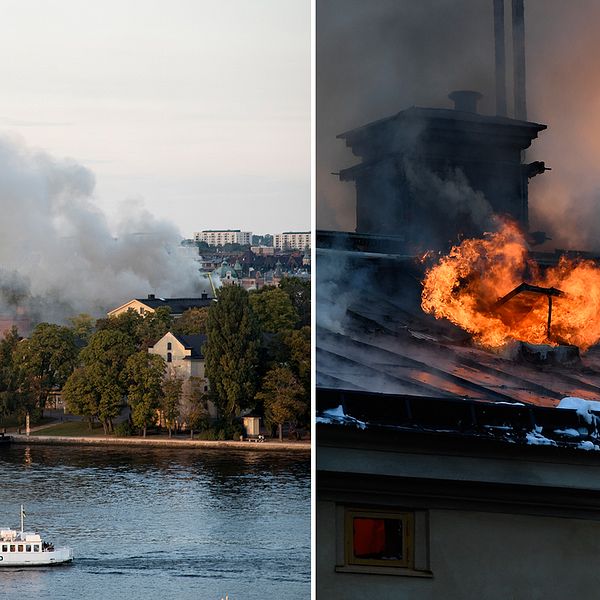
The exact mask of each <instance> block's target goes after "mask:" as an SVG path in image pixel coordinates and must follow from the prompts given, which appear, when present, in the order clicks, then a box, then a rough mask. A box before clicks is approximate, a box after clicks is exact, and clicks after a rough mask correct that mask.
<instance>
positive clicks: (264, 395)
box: [256, 365, 308, 441]
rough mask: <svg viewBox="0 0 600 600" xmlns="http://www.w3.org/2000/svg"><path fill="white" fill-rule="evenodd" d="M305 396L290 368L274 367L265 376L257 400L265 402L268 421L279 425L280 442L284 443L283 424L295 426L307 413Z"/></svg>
mask: <svg viewBox="0 0 600 600" xmlns="http://www.w3.org/2000/svg"><path fill="white" fill-rule="evenodd" d="M303 396H304V388H303V387H302V385H301V384H300V383H299V382H298V380H297V379H296V377H295V376H294V374H293V373H292V371H291V370H290V369H289V367H286V366H281V365H280V366H277V367H273V368H272V369H271V370H270V371H269V372H268V373H267V374H266V375H265V377H264V379H263V381H262V386H261V391H260V392H258V393H257V394H256V398H257V400H261V401H263V402H264V406H265V418H266V420H267V421H268V422H270V423H275V424H276V425H277V427H278V430H279V441H283V424H284V423H286V422H289V423H293V424H295V423H297V422H298V420H299V419H300V418H301V417H302V416H303V415H304V414H305V413H306V412H307V410H308V404H307V402H306V401H305V400H304V399H303Z"/></svg>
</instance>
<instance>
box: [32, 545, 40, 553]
mask: <svg viewBox="0 0 600 600" xmlns="http://www.w3.org/2000/svg"><path fill="white" fill-rule="evenodd" d="M33 551H34V552H39V551H40V545H39V544H34V545H33Z"/></svg>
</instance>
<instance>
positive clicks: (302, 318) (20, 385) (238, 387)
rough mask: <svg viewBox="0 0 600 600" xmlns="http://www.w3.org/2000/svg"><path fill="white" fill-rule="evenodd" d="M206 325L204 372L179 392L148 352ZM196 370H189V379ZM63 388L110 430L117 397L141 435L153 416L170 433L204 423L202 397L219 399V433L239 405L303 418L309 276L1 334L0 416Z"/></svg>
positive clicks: (302, 421) (69, 400)
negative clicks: (176, 311)
mask: <svg viewBox="0 0 600 600" xmlns="http://www.w3.org/2000/svg"><path fill="white" fill-rule="evenodd" d="M168 331H171V332H172V333H175V334H181V335H192V334H205V335H206V336H207V342H206V344H205V346H204V348H203V352H204V355H205V358H206V376H207V378H208V380H209V381H210V389H209V391H208V392H206V391H205V389H206V386H205V385H204V384H205V382H203V381H191V382H190V383H189V384H188V388H186V389H188V392H187V396H186V399H185V401H184V391H183V382H182V381H181V380H180V379H178V378H177V377H176V376H174V375H173V374H172V373H170V372H169V371H168V370H167V365H166V364H165V362H164V360H163V359H162V358H161V357H160V356H158V355H154V354H149V353H148V351H147V350H148V348H149V347H150V346H152V345H154V344H155V343H156V342H157V341H158V340H159V339H160V338H161V337H162V336H163V335H164V334H165V333H167V332H168ZM193 379H195V378H193ZM59 391H62V397H63V399H64V401H65V403H66V405H67V409H68V410H69V411H70V412H71V413H73V414H76V415H80V416H82V417H85V418H86V419H87V420H88V422H89V424H90V427H91V426H92V424H93V423H94V422H98V423H100V424H101V425H102V427H103V428H104V431H105V433H112V432H113V431H114V430H115V425H114V422H115V419H116V418H117V417H118V416H119V414H120V413H121V410H122V408H123V405H124V403H125V402H126V403H128V404H129V406H130V408H131V419H130V423H129V424H125V425H124V426H123V425H121V426H120V429H121V430H120V431H119V432H120V433H126V431H125V430H124V428H125V429H127V428H129V427H131V428H133V429H135V430H137V431H139V432H141V433H142V434H143V435H146V431H147V428H148V427H149V426H151V425H154V424H155V422H156V419H157V415H160V416H161V422H162V424H163V425H164V426H165V427H166V428H167V429H168V430H169V435H171V433H172V431H173V429H174V428H175V427H176V425H177V423H181V421H185V423H186V424H187V426H188V428H189V429H191V430H192V432H193V430H199V429H205V428H207V427H209V426H212V427H213V428H214V427H215V425H214V424H212V425H211V424H210V423H209V420H208V412H207V403H208V401H209V400H210V401H212V402H213V403H214V405H215V406H216V408H217V410H218V413H219V417H220V423H218V424H217V425H216V427H217V428H218V429H220V431H221V435H223V432H225V434H226V435H233V434H234V433H236V432H239V426H237V427H234V426H232V424H233V423H234V421H235V419H236V417H238V416H239V415H240V413H241V412H245V413H247V412H248V411H252V412H253V413H255V414H259V415H261V416H263V417H264V418H265V422H266V423H267V425H268V426H271V427H277V428H278V429H279V436H280V437H281V435H282V429H283V426H284V424H286V423H287V424H288V425H289V426H290V431H291V432H292V433H293V432H294V431H296V429H297V428H298V426H302V425H306V424H307V423H308V416H309V398H310V283H309V282H305V281H301V280H299V279H294V278H286V279H284V280H283V281H282V282H281V285H280V287H279V288H274V287H265V288H263V289H261V290H258V291H252V292H247V291H245V290H244V289H243V288H241V287H238V286H227V287H223V288H222V289H221V290H219V292H218V301H217V302H214V303H213V304H211V306H210V308H193V309H190V310H188V311H186V312H185V313H184V314H183V316H182V317H180V318H178V319H173V318H172V316H171V314H170V313H169V310H168V309H165V308H158V309H157V310H156V311H155V312H154V313H150V314H148V315H146V316H145V317H142V316H141V315H139V314H138V313H136V312H134V311H132V310H130V311H128V312H126V313H123V314H121V315H119V316H118V317H111V318H106V319H98V320H94V319H93V318H92V317H90V316H89V315H85V314H82V315H78V316H75V317H73V318H72V319H71V320H70V324H69V325H68V326H64V325H55V324H51V323H40V324H39V325H37V326H36V327H35V329H34V330H33V332H32V333H31V335H30V337H29V338H27V339H22V338H21V337H20V336H19V333H18V331H17V330H16V329H15V328H13V329H12V330H10V331H9V332H7V333H6V335H5V336H4V338H3V339H1V340H0V422H3V423H6V422H7V420H8V419H9V418H12V419H13V420H15V419H16V420H17V422H18V423H19V424H22V423H23V422H24V419H25V415H26V414H30V415H31V416H32V417H33V419H34V420H35V419H36V418H39V417H40V416H41V415H42V414H43V410H44V407H45V405H46V402H47V399H48V398H49V397H50V396H51V395H52V394H54V393H57V392H59Z"/></svg>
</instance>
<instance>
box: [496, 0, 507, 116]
mask: <svg viewBox="0 0 600 600" xmlns="http://www.w3.org/2000/svg"><path fill="white" fill-rule="evenodd" d="M494 56H495V59H496V114H497V115H498V116H499V117H506V116H507V112H506V56H505V49H504V0H494Z"/></svg>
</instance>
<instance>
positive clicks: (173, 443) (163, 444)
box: [9, 433, 310, 452]
mask: <svg viewBox="0 0 600 600" xmlns="http://www.w3.org/2000/svg"><path fill="white" fill-rule="evenodd" d="M9 435H10V438H11V441H12V442H13V443H15V444H50V445H71V446H138V447H140V446H142V447H143V446H145V447H150V448H219V449H220V450H225V449H231V450H260V451H271V452H272V451H274V450H286V451H290V450H294V451H300V452H310V442H277V441H265V442H248V441H244V442H235V441H229V440H228V441H212V440H186V439H181V438H154V437H149V438H138V437H120V438H119V437H112V436H93V437H71V436H58V435H32V436H27V435H19V434H15V433H10V434H9Z"/></svg>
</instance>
